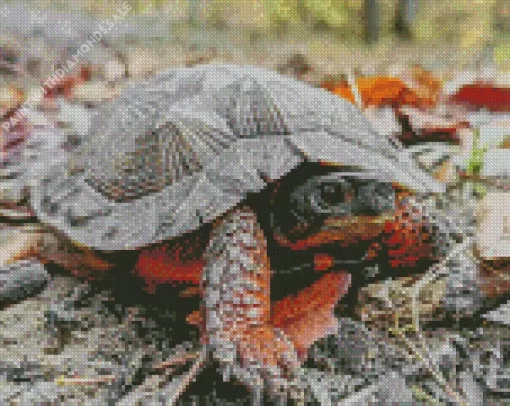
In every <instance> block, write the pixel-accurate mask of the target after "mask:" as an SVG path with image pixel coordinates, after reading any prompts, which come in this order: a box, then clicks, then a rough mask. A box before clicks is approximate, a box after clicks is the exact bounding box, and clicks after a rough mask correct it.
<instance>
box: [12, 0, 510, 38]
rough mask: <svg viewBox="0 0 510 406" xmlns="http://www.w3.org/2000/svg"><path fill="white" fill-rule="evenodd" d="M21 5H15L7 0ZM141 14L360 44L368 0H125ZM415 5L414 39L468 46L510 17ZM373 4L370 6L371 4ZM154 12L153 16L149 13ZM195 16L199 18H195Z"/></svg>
mask: <svg viewBox="0 0 510 406" xmlns="http://www.w3.org/2000/svg"><path fill="white" fill-rule="evenodd" d="M5 1H7V2H17V1H15V0H5ZM126 2H127V3H129V4H130V5H131V6H132V7H133V9H134V10H135V11H136V12H138V13H144V12H145V13H147V12H149V13H156V14H158V15H162V14H163V15H166V16H167V17H168V18H169V19H170V20H173V21H176V20H177V21H178V20H189V19H190V18H191V19H192V20H193V19H196V20H199V21H200V22H202V23H204V24H205V25H209V26H213V27H217V28H232V27H244V28H247V29H252V30H260V31H261V32H262V33H267V31H269V30H271V31H273V30H274V31H277V32H280V33H281V32H282V31H285V30H291V29H292V28H296V27H298V28H306V29H308V30H312V31H316V30H319V31H330V32H331V33H333V34H336V35H338V36H340V37H349V38H350V39H353V40H356V39H358V40H359V39H361V38H362V31H363V30H364V21H363V20H364V18H363V17H364V14H365V3H366V1H365V0H126ZM399 2H402V1H401V0H378V1H376V2H375V3H377V4H378V8H379V14H380V21H381V24H380V25H381V34H382V36H386V35H394V34H395V23H396V14H397V8H398V5H399ZM408 2H409V3H416V5H417V7H416V10H417V12H416V14H417V15H416V20H415V23H414V27H412V30H413V34H414V35H413V38H415V39H417V40H425V41H428V40H436V39H442V40H458V41H461V42H462V43H463V44H464V45H465V46H471V44H473V43H477V41H479V40H480V39H481V38H482V39H483V38H487V36H491V35H492V31H493V30H494V28H495V26H497V27H496V28H498V29H500V30H501V28H503V30H504V28H505V27H501V24H502V23H503V25H505V24H507V23H506V22H503V20H505V18H509V17H510V15H509V14H508V13H509V10H510V1H508V0H455V1H446V0H421V1H420V0H411V1H408ZM28 3H32V4H37V5H39V6H41V7H55V8H58V9H71V10H77V9H81V10H85V11H88V12H91V13H93V14H96V15H107V14H111V13H112V12H114V11H115V10H116V9H118V8H119V7H120V5H121V4H122V3H124V0H74V1H72V2H69V1H64V0H46V1H44V0H30V1H28ZM368 3H370V2H368ZM147 10H150V11H147ZM190 13H191V14H196V15H195V16H190Z"/></svg>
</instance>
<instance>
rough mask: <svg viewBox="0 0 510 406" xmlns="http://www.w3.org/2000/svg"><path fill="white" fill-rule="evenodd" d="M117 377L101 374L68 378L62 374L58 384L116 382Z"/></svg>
mask: <svg viewBox="0 0 510 406" xmlns="http://www.w3.org/2000/svg"><path fill="white" fill-rule="evenodd" d="M116 379H117V378H116V377H115V376H114V375H100V376H97V377H89V378H86V377H77V378H66V377H65V376H61V377H59V378H57V380H56V384H57V385H60V386H67V385H73V386H74V385H79V386H81V385H99V384H102V383H111V382H114V381H115V380H116Z"/></svg>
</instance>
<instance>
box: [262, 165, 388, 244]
mask: <svg viewBox="0 0 510 406" xmlns="http://www.w3.org/2000/svg"><path fill="white" fill-rule="evenodd" d="M395 208H396V190H395V188H394V187H393V185H392V183H391V182H388V181H383V180H380V179H377V176H376V174H370V173H367V172H361V171H354V170H349V169H346V168H333V167H328V166H321V165H312V164H307V165H303V166H302V167H301V168H298V170H296V171H294V172H293V173H291V174H290V175H289V176H288V177H286V178H283V179H282V180H281V182H280V183H279V185H278V187H277V188H275V192H274V193H273V196H272V201H271V213H270V218H271V227H272V229H273V230H274V232H275V233H276V235H277V236H280V237H283V238H284V239H285V240H288V241H291V242H295V241H298V240H305V239H308V238H312V237H313V236H314V235H315V236H316V235H317V233H321V232H322V233H328V234H334V233H343V234H345V233H350V234H355V233H353V232H352V231H353V227H356V228H357V231H360V230H361V229H360V227H362V224H361V223H360V222H362V223H363V225H364V226H367V225H369V224H371V223H378V224H379V223H380V222H379V221H378V220H379V219H381V218H386V217H387V216H388V215H391V214H393V213H394V212H395ZM365 231H366V230H365ZM368 234H370V233H368ZM321 238H326V236H325V234H324V235H322V237H321ZM344 238H345V239H347V240H348V239H349V236H348V235H344V236H341V235H340V236H337V237H333V236H330V238H326V239H333V240H342V239H344ZM314 245H315V244H314Z"/></svg>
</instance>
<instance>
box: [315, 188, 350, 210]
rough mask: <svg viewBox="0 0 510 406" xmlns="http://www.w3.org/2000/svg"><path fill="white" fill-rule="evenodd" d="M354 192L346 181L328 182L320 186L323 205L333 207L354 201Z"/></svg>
mask: <svg viewBox="0 0 510 406" xmlns="http://www.w3.org/2000/svg"><path fill="white" fill-rule="evenodd" d="M352 198H353V193H351V190H350V188H348V187H346V185H345V183H344V182H331V183H330V182H328V183H323V184H322V185H321V186H320V200H321V206H323V207H332V206H336V205H338V204H342V203H349V202H350V201H352Z"/></svg>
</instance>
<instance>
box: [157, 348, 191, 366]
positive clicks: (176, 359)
mask: <svg viewBox="0 0 510 406" xmlns="http://www.w3.org/2000/svg"><path fill="white" fill-rule="evenodd" d="M199 355H200V351H183V352H182V353H178V354H174V355H172V356H171V357H170V358H167V359H166V360H164V361H163V362H161V363H160V364H158V365H156V366H154V367H153V368H154V369H156V370H165V369H168V368H172V367H175V366H177V365H184V364H185V363H186V362H188V361H191V360H194V359H197V358H198V357H199Z"/></svg>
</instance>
